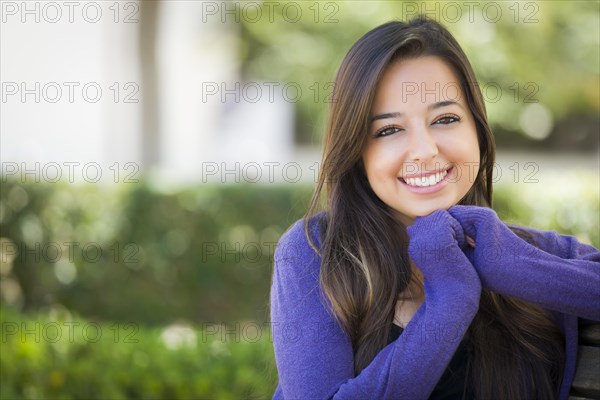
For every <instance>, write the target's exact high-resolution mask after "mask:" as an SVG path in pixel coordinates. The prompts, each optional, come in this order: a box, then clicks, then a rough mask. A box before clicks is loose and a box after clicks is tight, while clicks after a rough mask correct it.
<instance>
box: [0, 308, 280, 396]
mask: <svg viewBox="0 0 600 400" xmlns="http://www.w3.org/2000/svg"><path fill="white" fill-rule="evenodd" d="M1 313H2V357H0V381H1V382H2V385H0V398H2V399H51V398H60V399H99V400H100V399H101V400H105V399H111V400H117V399H157V400H162V399H191V398H195V399H199V398H202V399H209V398H210V399H240V398H244V399H265V398H270V397H271V396H272V394H273V391H274V390H275V385H276V383H277V373H276V370H275V366H274V361H273V346H272V343H271V337H270V334H269V332H268V331H265V330H257V329H255V328H252V329H253V330H252V329H248V330H246V332H247V334H246V335H244V334H243V333H240V332H245V331H244V330H243V329H241V330H238V332H237V335H238V336H237V337H236V336H235V335H233V334H231V333H230V334H229V335H228V336H223V335H221V334H219V333H216V332H217V331H216V330H214V329H212V328H211V329H210V330H208V331H205V330H201V329H199V328H194V327H191V326H179V327H177V326H173V327H169V328H166V329H164V330H162V331H161V330H159V329H157V328H154V329H149V328H143V327H142V328H140V327H139V325H138V324H97V323H94V322H92V321H89V320H85V319H81V318H73V317H71V316H70V315H69V314H64V313H63V314H62V315H54V316H52V317H51V316H49V315H47V314H42V313H40V314H36V315H33V316H28V317H23V316H22V315H20V314H17V313H14V312H12V311H10V310H7V309H2V310H1ZM59 314H60V313H59Z"/></svg>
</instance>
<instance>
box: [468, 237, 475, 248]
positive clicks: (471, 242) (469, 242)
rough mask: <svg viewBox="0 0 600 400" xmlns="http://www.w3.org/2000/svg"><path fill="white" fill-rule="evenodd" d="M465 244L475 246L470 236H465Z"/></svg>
mask: <svg viewBox="0 0 600 400" xmlns="http://www.w3.org/2000/svg"><path fill="white" fill-rule="evenodd" d="M466 239H467V244H468V245H469V246H471V247H473V248H474V247H475V240H473V239H472V238H471V237H470V236H466Z"/></svg>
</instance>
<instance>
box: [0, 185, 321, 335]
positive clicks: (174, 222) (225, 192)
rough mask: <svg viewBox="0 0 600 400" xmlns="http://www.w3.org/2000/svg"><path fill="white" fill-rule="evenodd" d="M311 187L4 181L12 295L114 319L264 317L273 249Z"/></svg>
mask: <svg viewBox="0 0 600 400" xmlns="http://www.w3.org/2000/svg"><path fill="white" fill-rule="evenodd" d="M115 188H116V189H115ZM308 196H310V192H309V191H307V190H306V188H305V187H296V186H293V187H292V186H290V187H269V188H263V187H256V186H251V185H248V186H244V185H236V186H217V185H214V186H201V187H200V186H198V187H195V188H190V189H187V190H181V191H179V192H177V193H171V194H165V193H161V192H157V191H153V190H151V189H150V188H149V187H148V186H145V185H136V186H135V187H129V188H128V187H118V186H112V187H111V189H109V188H106V187H101V186H93V185H89V186H72V185H71V186H69V185H67V184H58V183H57V184H48V185H44V184H31V185H21V184H15V183H11V182H7V183H4V184H3V185H2V187H1V188H0V210H1V211H0V214H1V225H0V227H1V228H2V237H3V238H4V239H3V245H2V246H3V250H4V254H5V258H7V259H8V258H11V257H14V260H12V261H11V263H10V264H12V266H6V267H4V268H5V269H6V270H7V271H8V270H9V269H10V271H12V272H10V273H9V274H5V276H4V277H3V278H6V279H7V282H12V283H5V286H6V287H9V288H12V286H14V285H17V286H18V288H20V289H15V290H21V291H22V296H17V295H15V296H17V297H15V299H14V302H15V304H19V307H20V308H22V309H23V310H26V311H27V310H33V309H37V308H39V307H41V306H45V305H49V304H54V303H59V304H62V305H64V306H65V307H67V308H68V309H70V310H75V311H77V312H80V313H81V314H83V315H85V316H92V317H98V318H102V319H107V320H113V321H129V320H131V318H135V320H136V321H142V322H145V323H150V324H152V323H155V324H161V323H163V322H165V321H171V320H174V319H177V318H183V319H186V320H191V321H214V322H217V323H220V322H229V321H237V320H242V319H251V320H258V321H266V320H267V319H268V292H269V285H270V274H271V268H272V253H273V251H274V248H275V245H276V243H277V240H278V239H279V237H280V236H281V234H282V233H283V232H284V231H285V229H287V227H288V226H289V225H290V224H291V223H292V222H293V221H295V220H296V219H298V218H299V217H300V216H301V215H302V213H303V211H304V208H305V205H306V203H307V201H308ZM74 243H77V244H74ZM57 254H60V257H58V256H57ZM13 280H14V282H13ZM11 285H12V286H11ZM11 293H12V292H11Z"/></svg>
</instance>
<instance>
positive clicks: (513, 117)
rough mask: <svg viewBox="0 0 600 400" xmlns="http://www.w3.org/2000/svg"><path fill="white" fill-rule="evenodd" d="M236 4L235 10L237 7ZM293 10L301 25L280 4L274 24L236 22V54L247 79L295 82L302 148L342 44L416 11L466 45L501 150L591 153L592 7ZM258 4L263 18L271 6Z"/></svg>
mask: <svg viewBox="0 0 600 400" xmlns="http://www.w3.org/2000/svg"><path fill="white" fill-rule="evenodd" d="M235 4H236V5H237V7H238V8H243V3H242V2H236V3H235ZM278 4H279V3H278ZM282 4H285V3H282ZM296 4H301V5H302V13H301V15H302V17H301V18H299V19H297V18H292V17H291V16H287V18H286V15H285V14H284V13H285V7H283V6H281V5H280V7H279V8H275V9H274V14H275V18H273V19H272V20H269V19H267V18H261V19H260V20H258V21H254V20H251V19H249V18H241V28H242V29H241V32H242V39H243V41H242V47H241V54H240V56H241V58H242V62H243V74H244V75H245V76H244V78H245V79H247V80H251V79H265V80H278V81H279V82H295V83H298V84H299V85H300V87H301V88H302V91H303V93H302V96H301V98H300V100H299V101H298V102H297V113H298V118H297V120H296V121H297V122H296V124H297V140H298V141H299V142H301V143H313V144H319V143H320V138H321V135H322V131H323V126H324V124H323V121H324V116H325V113H326V109H327V102H328V96H329V95H330V93H331V89H332V84H331V82H332V81H333V79H334V74H335V71H336V69H337V67H338V66H339V64H340V62H341V60H342V58H343V56H344V55H345V53H346V52H347V51H348V50H349V48H350V46H351V45H352V44H353V43H354V42H355V41H356V40H357V39H358V38H359V37H360V36H362V35H363V34H364V33H366V32H367V31H368V30H370V29H372V28H373V27H375V26H377V25H379V24H381V23H384V22H387V21H390V20H394V19H399V20H406V19H409V18H411V17H414V16H415V15H417V14H419V13H423V14H426V15H428V16H430V17H433V18H435V19H437V20H438V21H440V22H441V23H443V24H444V25H445V26H446V27H447V28H448V29H449V30H450V31H451V32H452V33H453V34H454V35H455V36H456V37H457V40H458V41H459V42H460V43H461V45H462V46H463V48H464V49H465V52H466V53H467V56H468V57H469V58H470V60H471V63H472V65H473V67H474V69H475V70H476V73H477V76H478V79H479V83H480V85H481V87H482V90H483V93H484V97H485V98H486V100H487V105H488V113H489V117H490V121H491V123H492V125H493V127H494V130H495V132H496V136H497V140H498V143H499V145H500V146H508V145H511V144H512V143H513V142H514V144H515V145H517V146H519V147H520V148H524V147H532V146H536V147H539V146H540V145H541V146H542V147H547V148H548V147H550V146H553V145H554V146H558V145H561V147H560V148H561V149H564V147H562V145H563V144H564V143H568V144H569V145H570V146H571V147H572V148H576V149H579V150H589V149H590V148H591V149H592V150H593V149H597V148H598V135H597V133H598V112H599V110H600V95H599V90H598V87H599V85H600V80H599V76H598V71H599V68H600V67H599V65H600V61H599V54H600V50H599V45H600V33H599V29H600V12H599V9H600V3H599V2H596V1H591V2H587V1H585V2H584V1H551V2H550V1H539V2H489V3H488V2H448V3H445V2H441V1H436V2H423V1H421V2H415V1H410V2H400V1H373V2H367V1H352V2H340V1H327V2H306V3H296ZM262 7H263V9H262V13H263V15H267V14H268V12H269V8H268V7H271V8H272V7H273V5H272V4H271V5H267V3H263V5H262ZM290 8H291V7H290ZM242 11H243V10H242ZM242 11H240V12H242ZM271 12H273V10H271ZM278 12H279V13H280V14H277V13H278ZM282 14H283V15H282ZM242 15H243V12H242ZM296 19H297V20H296ZM532 105H533V106H532ZM572 119H576V120H577V121H578V124H577V132H573V129H569V127H568V126H567V127H565V126H564V124H561V123H560V122H561V121H563V120H572ZM556 121H558V123H556ZM554 136H561V137H564V139H558V138H554Z"/></svg>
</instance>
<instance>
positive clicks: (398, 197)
mask: <svg viewBox="0 0 600 400" xmlns="http://www.w3.org/2000/svg"><path fill="white" fill-rule="evenodd" d="M370 115H371V124H370V129H369V132H368V135H369V137H368V139H367V141H366V144H365V148H364V150H363V154H362V161H363V165H364V167H365V171H366V174H367V178H368V180H369V184H370V185H371V188H372V189H373V191H374V192H375V194H376V195H377V197H379V199H381V200H382V201H383V202H384V203H385V204H387V205H388V206H389V207H391V208H392V209H394V210H395V211H397V213H398V218H399V220H400V221H402V222H403V223H404V224H405V225H410V224H412V221H413V220H414V218H415V217H417V216H424V215H428V214H431V213H432V212H433V211H435V210H439V209H448V208H450V207H451V206H453V205H455V204H457V203H458V202H459V201H460V200H461V199H462V198H463V196H464V195H465V194H466V193H467V192H468V191H469V189H470V188H471V186H472V185H473V183H474V180H475V176H476V175H477V171H478V169H479V145H478V142H477V130H476V127H475V121H474V119H473V115H472V114H471V111H470V110H469V107H468V105H467V103H466V99H465V96H464V93H463V92H462V89H461V86H460V82H459V79H458V77H457V76H456V75H455V74H454V72H453V71H452V69H451V68H450V67H449V66H448V65H447V64H445V63H444V62H443V61H442V60H441V59H440V58H438V57H434V56H423V57H417V58H410V59H406V60H400V61H397V62H394V63H393V64H391V65H390V66H389V67H388V68H387V69H386V71H385V73H384V75H383V77H382V79H381V81H380V82H379V84H378V86H377V90H376V93H375V101H374V102H373V106H372V108H371V114H370Z"/></svg>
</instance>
